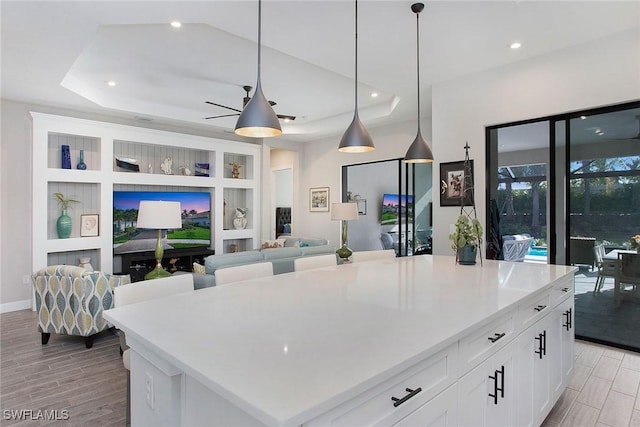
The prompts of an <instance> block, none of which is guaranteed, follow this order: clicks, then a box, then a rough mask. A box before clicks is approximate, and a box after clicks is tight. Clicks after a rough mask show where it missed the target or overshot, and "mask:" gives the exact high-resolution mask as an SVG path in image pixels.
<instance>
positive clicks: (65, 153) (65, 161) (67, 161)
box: [60, 145, 71, 169]
mask: <svg viewBox="0 0 640 427" xmlns="http://www.w3.org/2000/svg"><path fill="white" fill-rule="evenodd" d="M61 152H62V158H61V159H60V161H61V167H62V169H71V151H69V146H68V145H63V146H62V149H61Z"/></svg>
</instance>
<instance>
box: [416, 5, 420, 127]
mask: <svg viewBox="0 0 640 427" xmlns="http://www.w3.org/2000/svg"><path fill="white" fill-rule="evenodd" d="M416 64H417V66H416V68H417V71H418V92H417V94H418V133H420V12H417V13H416Z"/></svg>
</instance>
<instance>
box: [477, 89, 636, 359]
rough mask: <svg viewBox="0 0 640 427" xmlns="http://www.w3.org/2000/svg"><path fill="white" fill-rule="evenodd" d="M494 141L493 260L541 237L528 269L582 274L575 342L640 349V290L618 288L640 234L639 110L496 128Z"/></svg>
mask: <svg viewBox="0 0 640 427" xmlns="http://www.w3.org/2000/svg"><path fill="white" fill-rule="evenodd" d="M486 136H487V153H486V154H487V156H486V158H487V200H489V201H490V202H489V203H488V206H487V218H490V221H489V224H488V227H487V228H488V233H487V235H488V242H487V244H488V248H487V254H488V257H490V256H489V255H492V256H491V258H493V259H502V257H501V255H502V254H501V249H502V240H503V239H504V238H505V237H507V236H513V235H518V234H520V235H527V234H529V235H531V236H533V237H534V244H533V245H532V247H531V248H530V251H529V253H528V254H527V257H526V258H525V259H524V262H536V261H540V262H542V261H543V260H544V261H546V262H547V263H551V264H567V265H573V266H575V267H577V271H576V275H575V284H576V287H575V303H576V336H578V337H580V338H582V339H586V340H590V341H594V342H602V343H605V344H607V345H613V346H617V347H622V348H628V349H633V350H636V351H638V350H640V331H639V330H638V328H637V324H638V322H640V309H639V308H640V305H639V304H640V298H639V297H640V291H639V290H638V288H640V286H637V285H635V286H634V285H633V284H628V283H627V284H624V282H619V283H620V284H619V285H618V286H616V285H615V283H616V279H615V276H616V274H618V273H617V272H616V271H617V270H616V269H617V265H616V264H615V262H614V258H616V257H614V255H617V253H618V252H621V251H622V252H624V251H630V239H631V236H633V235H636V234H640V102H632V103H626V104H620V105H615V106H609V107H604V108H597V109H591V110H584V111H577V112H574V113H570V114H564V115H558V116H553V117H546V118H540V119H536V120H530V121H525V122H518V123H509V124H505V125H500V126H493V127H488V128H487V133H486ZM545 246H546V253H545V252H543V251H540V252H539V253H536V252H535V249H537V248H542V247H545ZM537 256H540V257H542V256H544V257H546V260H545V259H544V258H541V259H536V257H537ZM638 256H639V257H640V254H639V255H638ZM607 259H609V261H607ZM616 295H619V296H622V297H621V298H620V299H619V300H618V302H616Z"/></svg>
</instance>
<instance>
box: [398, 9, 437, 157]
mask: <svg viewBox="0 0 640 427" xmlns="http://www.w3.org/2000/svg"><path fill="white" fill-rule="evenodd" d="M423 10H424V4H423V3H414V4H412V5H411V11H412V12H413V13H415V14H416V64H417V71H418V73H417V74H418V79H417V81H418V133H417V135H416V138H415V139H414V140H413V142H412V143H411V145H410V146H409V149H408V150H407V153H406V154H405V156H404V161H405V162H406V163H431V162H433V153H432V152H431V148H429V144H427V141H425V139H424V138H423V137H422V132H421V131H420V12H422V11H423Z"/></svg>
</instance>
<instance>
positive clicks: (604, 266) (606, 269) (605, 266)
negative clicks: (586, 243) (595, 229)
mask: <svg viewBox="0 0 640 427" xmlns="http://www.w3.org/2000/svg"><path fill="white" fill-rule="evenodd" d="M604 254H605V249H604V244H599V245H596V246H594V247H593V255H594V258H595V260H596V268H597V269H598V277H597V278H596V283H595V286H594V287H593V294H594V295H595V294H596V292H600V290H601V289H602V285H604V280H605V279H606V278H607V277H611V278H612V279H615V277H616V262H615V261H613V260H606V259H604V258H603V257H604Z"/></svg>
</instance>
